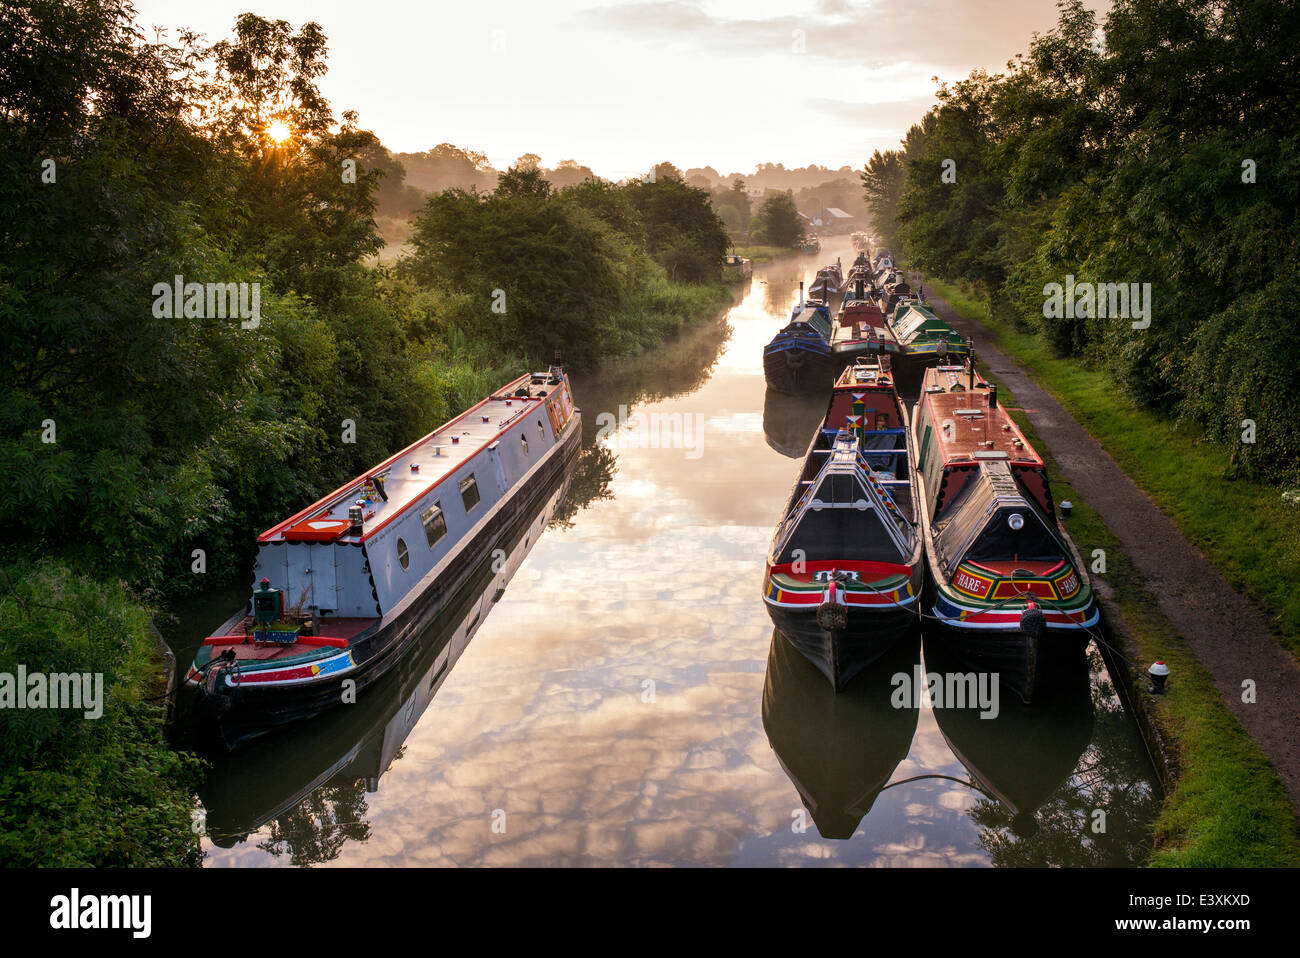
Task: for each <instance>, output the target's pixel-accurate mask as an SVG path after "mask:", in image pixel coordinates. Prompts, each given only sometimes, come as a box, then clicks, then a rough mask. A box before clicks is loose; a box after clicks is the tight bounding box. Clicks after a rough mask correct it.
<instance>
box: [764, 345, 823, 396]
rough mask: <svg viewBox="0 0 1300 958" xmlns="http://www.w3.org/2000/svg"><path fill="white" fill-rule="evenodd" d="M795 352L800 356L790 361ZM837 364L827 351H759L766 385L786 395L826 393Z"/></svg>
mask: <svg viewBox="0 0 1300 958" xmlns="http://www.w3.org/2000/svg"><path fill="white" fill-rule="evenodd" d="M795 353H797V354H798V355H799V357H801V358H800V359H796V360H795V361H793V362H792V361H791V357H792V355H793V354H795ZM840 368H841V365H840V364H839V362H838V361H837V360H836V359H835V357H834V356H832V355H831V354H830V353H829V352H827V353H825V354H824V355H823V354H820V353H813V352H810V351H808V350H792V349H786V350H781V351H778V352H770V353H764V354H763V375H764V376H765V377H766V378H767V385H768V387H769V388H771V389H773V390H775V391H776V392H779V393H786V394H787V395H796V396H797V395H807V394H809V393H825V392H829V391H830V389H831V387H832V386H834V385H835V377H836V375H838V373H839V371H840Z"/></svg>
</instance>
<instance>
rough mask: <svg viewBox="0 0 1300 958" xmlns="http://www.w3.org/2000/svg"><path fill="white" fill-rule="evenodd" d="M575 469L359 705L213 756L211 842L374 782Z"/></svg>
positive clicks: (206, 787)
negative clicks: (329, 791)
mask: <svg viewBox="0 0 1300 958" xmlns="http://www.w3.org/2000/svg"><path fill="white" fill-rule="evenodd" d="M572 474H573V470H572V469H569V470H567V471H566V472H565V473H564V474H563V475H561V476H559V477H557V478H556V479H555V480H554V481H552V482H551V483H550V484H549V491H548V494H547V496H546V499H545V502H544V503H543V504H542V505H541V506H540V507H539V508H538V510H537V511H536V512H534V513H531V514H528V515H526V516H524V517H522V518H521V521H520V522H518V523H516V525H515V526H514V528H513V529H512V530H511V532H510V533H509V535H508V536H507V537H506V539H505V540H503V541H502V542H501V543H500V544H499V548H500V549H501V550H502V551H503V552H504V553H505V559H504V561H502V560H501V559H500V554H499V553H498V554H496V555H494V554H492V553H489V554H488V555H486V556H484V557H483V558H482V559H481V560H480V562H479V563H478V566H477V568H475V569H474V571H473V573H471V575H470V576H469V578H468V580H467V581H466V582H465V583H464V585H463V586H462V587H461V588H460V589H459V590H458V591H457V592H456V593H455V594H454V595H452V596H450V597H449V598H448V600H447V602H446V603H445V604H444V606H443V609H442V611H441V612H440V613H439V614H438V616H437V617H436V618H435V619H434V621H433V622H431V623H430V624H429V626H428V627H427V628H426V629H425V630H424V632H423V633H422V634H421V635H420V637H419V639H418V640H417V641H416V642H415V643H414V644H413V646H412V648H410V649H409V650H408V651H407V652H406V653H404V654H403V655H402V657H401V658H400V659H399V660H398V661H397V662H396V663H395V664H394V666H393V667H392V668H391V669H389V671H388V673H387V674H386V675H385V676H384V677H383V678H382V679H380V680H379V681H377V682H376V683H375V684H374V685H373V686H372V687H371V689H370V690H369V693H368V694H367V695H365V696H363V697H361V698H360V699H358V701H357V703H356V704H355V705H351V706H349V707H348V708H342V709H332V710H330V711H329V712H327V713H324V714H322V715H320V716H318V717H317V718H316V719H315V720H313V721H311V722H308V723H301V724H299V725H297V726H294V727H290V728H285V729H283V730H282V734H277V735H267V736H263V737H261V738H258V739H256V740H255V741H252V742H249V743H248V744H247V745H246V746H245V747H243V748H241V749H240V750H239V751H238V752H237V753H235V754H233V755H221V756H215V757H214V758H213V767H212V768H211V769H210V770H209V772H208V774H207V775H206V776H205V778H204V781H203V784H202V785H201V786H200V787H199V798H200V799H201V800H202V802H203V806H204V808H205V809H206V811H207V826H208V835H209V836H210V837H211V838H212V840H213V842H214V843H215V844H217V845H219V846H222V847H227V848H228V847H231V846H233V845H234V844H236V843H238V842H241V841H244V840H245V839H246V838H247V837H248V835H249V834H250V833H251V832H254V831H256V830H257V829H258V828H261V827H262V826H263V825H264V824H266V823H267V822H268V821H271V820H273V819H276V818H280V817H281V816H283V815H285V814H289V813H291V812H292V811H293V809H295V808H296V807H297V806H298V805H299V804H300V803H301V802H302V801H303V800H304V799H306V798H308V797H309V796H311V795H312V794H314V793H315V792H317V791H318V790H320V789H321V788H323V787H324V786H326V785H327V784H333V785H336V786H342V787H344V788H357V787H359V785H361V784H362V783H364V787H365V790H366V791H367V792H374V791H376V790H378V788H379V782H380V779H381V778H382V777H383V775H384V774H385V772H387V771H388V769H389V767H390V766H391V765H392V764H393V762H394V761H396V759H397V757H398V755H399V754H400V749H401V747H402V745H403V744H404V742H405V740H406V737H407V736H408V735H409V734H410V733H411V731H412V729H413V728H414V727H415V725H416V723H417V722H418V721H419V719H420V716H421V715H422V714H423V713H424V712H425V710H426V709H428V708H429V707H430V705H431V704H432V702H433V699H434V697H435V696H436V695H437V694H438V691H439V690H440V689H441V688H442V685H443V683H444V682H445V681H446V679H447V676H449V675H450V674H451V671H452V669H453V668H454V667H455V665H456V663H457V661H458V660H459V659H460V657H461V655H462V654H463V653H464V651H465V649H466V648H467V647H468V646H469V644H470V641H471V640H472V639H473V637H474V635H475V633H476V632H477V631H478V630H479V628H481V627H482V625H483V623H484V622H485V621H487V618H488V615H489V614H490V613H491V611H492V609H493V608H495V605H496V603H497V602H498V601H499V600H500V599H501V597H502V595H504V594H505V591H506V587H507V585H508V584H509V583H510V580H511V579H512V578H513V577H514V575H515V573H516V572H517V571H518V570H519V568H520V566H522V565H523V562H524V559H526V558H527V556H528V554H529V552H530V551H531V550H532V547H533V546H534V545H536V543H537V541H538V540H539V539H540V538H541V536H542V534H543V533H544V532H545V530H546V528H547V526H548V525H549V524H550V522H551V520H552V519H553V518H554V516H555V515H556V512H557V510H559V509H560V508H561V506H562V505H563V504H564V502H565V498H566V495H567V493H568V489H569V484H570V480H571V478H572ZM312 863H313V862H307V863H303V862H299V864H312Z"/></svg>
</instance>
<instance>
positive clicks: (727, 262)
mask: <svg viewBox="0 0 1300 958" xmlns="http://www.w3.org/2000/svg"><path fill="white" fill-rule="evenodd" d="M722 265H723V266H724V267H725V268H727V269H734V270H737V271H738V272H739V273H740V275H741V276H752V275H754V264H753V262H752V261H751V260H749V259H746V258H745V257H744V256H736V255H734V254H729V255H727V256H724V257H723V259H722Z"/></svg>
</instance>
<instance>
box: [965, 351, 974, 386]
mask: <svg viewBox="0 0 1300 958" xmlns="http://www.w3.org/2000/svg"><path fill="white" fill-rule="evenodd" d="M966 368H967V369H969V370H970V374H969V383H970V385H969V387H968V388H970V389H974V388H975V340H973V339H967V340H966Z"/></svg>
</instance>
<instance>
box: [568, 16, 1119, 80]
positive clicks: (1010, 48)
mask: <svg viewBox="0 0 1300 958" xmlns="http://www.w3.org/2000/svg"><path fill="white" fill-rule="evenodd" d="M1090 5H1093V4H1090ZM1095 5H1097V6H1101V5H1102V4H1101V3H1100V2H1098V3H1097V4H1095ZM577 19H578V20H579V21H581V22H585V23H587V24H589V25H592V26H597V27H603V28H607V29H613V30H619V31H630V32H635V33H637V34H639V35H641V36H653V37H655V38H656V39H658V40H660V41H664V42H669V43H674V44H678V45H683V46H686V47H690V48H693V49H696V50H698V51H700V52H709V53H729V54H749V55H753V54H759V53H762V52H765V51H766V52H771V53H773V54H783V53H795V52H797V51H802V54H803V55H806V56H809V57H812V58H816V59H825V60H832V61H837V62H849V63H855V64H859V65H863V66H867V67H879V66H883V65H888V64H894V63H897V62H898V61H900V60H912V61H915V62H917V63H925V64H928V65H931V66H933V67H935V68H939V69H942V70H944V71H951V70H957V71H959V75H962V76H964V75H966V74H967V73H969V72H970V71H971V70H974V69H977V68H985V69H993V70H997V69H1001V68H1002V67H1003V66H1004V65H1005V63H1006V61H1007V60H1008V59H1010V58H1011V57H1013V56H1014V55H1015V54H1016V53H1020V52H1023V51H1024V50H1025V49H1026V48H1027V47H1028V44H1029V40H1030V35H1031V34H1032V33H1033V32H1034V31H1038V32H1044V31H1047V30H1050V29H1051V28H1052V27H1053V26H1054V25H1055V23H1056V8H1055V5H1054V4H1053V3H1051V2H1050V0H997V2H979V0H975V2H962V3H952V2H948V0H878V2H875V3H869V4H865V3H849V2H847V0H821V2H819V3H818V4H817V6H816V8H815V9H813V10H810V11H809V12H807V13H803V14H794V15H791V14H784V15H780V16H772V17H765V18H754V19H747V18H738V17H726V16H714V15H711V14H709V13H708V12H707V11H706V10H704V9H703V8H702V7H701V6H699V5H698V4H696V3H691V2H688V0H649V2H643V3H631V4H625V5H621V6H609V7H599V8H593V9H588V10H585V11H582V12H581V13H579V14H578V15H577Z"/></svg>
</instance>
